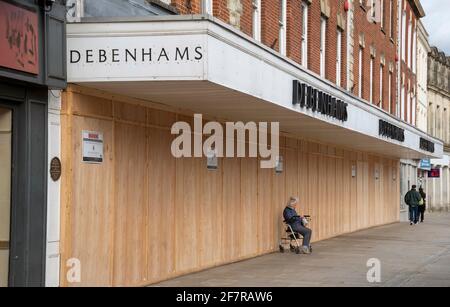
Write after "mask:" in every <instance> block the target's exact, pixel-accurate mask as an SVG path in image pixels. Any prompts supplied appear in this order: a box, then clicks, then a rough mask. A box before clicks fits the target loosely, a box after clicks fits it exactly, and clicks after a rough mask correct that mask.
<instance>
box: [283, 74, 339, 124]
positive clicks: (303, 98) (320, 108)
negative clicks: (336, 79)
mask: <svg viewBox="0 0 450 307" xmlns="http://www.w3.org/2000/svg"><path fill="white" fill-rule="evenodd" d="M292 104H293V105H300V107H302V108H307V109H310V110H311V111H313V112H318V113H321V114H324V115H327V116H330V117H333V118H336V119H338V120H340V121H343V122H345V121H347V119H348V113H347V106H348V104H347V103H345V102H344V101H342V100H340V99H337V98H336V97H333V96H331V95H329V94H327V93H325V92H323V91H320V90H318V89H316V88H314V87H312V86H310V85H307V84H305V83H302V82H300V81H298V80H294V81H293V93H292Z"/></svg>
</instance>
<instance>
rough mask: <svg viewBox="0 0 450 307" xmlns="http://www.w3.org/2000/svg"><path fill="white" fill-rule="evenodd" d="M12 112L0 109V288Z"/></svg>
mask: <svg viewBox="0 0 450 307" xmlns="http://www.w3.org/2000/svg"><path fill="white" fill-rule="evenodd" d="M11 140H12V111H11V110H9V109H5V108H2V107H0V174H1V175H0V287H6V286H8V273H9V249H10V248H9V246H10V244H9V242H10V225H11V222H10V216H11Z"/></svg>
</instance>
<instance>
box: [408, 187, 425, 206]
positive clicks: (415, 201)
mask: <svg viewBox="0 0 450 307" xmlns="http://www.w3.org/2000/svg"><path fill="white" fill-rule="evenodd" d="M421 199H422V196H420V193H419V192H417V191H416V190H415V189H412V190H410V191H408V193H406V195H405V203H406V204H407V205H408V206H411V207H417V206H419V202H420V200H421Z"/></svg>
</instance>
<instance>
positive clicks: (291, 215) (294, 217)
mask: <svg viewBox="0 0 450 307" xmlns="http://www.w3.org/2000/svg"><path fill="white" fill-rule="evenodd" d="M283 217H284V220H285V221H286V223H288V224H289V225H291V227H292V230H294V231H298V230H299V229H300V227H301V226H303V223H302V218H301V217H300V216H299V215H298V213H297V211H295V209H293V208H291V207H289V206H288V207H286V208H284V211H283Z"/></svg>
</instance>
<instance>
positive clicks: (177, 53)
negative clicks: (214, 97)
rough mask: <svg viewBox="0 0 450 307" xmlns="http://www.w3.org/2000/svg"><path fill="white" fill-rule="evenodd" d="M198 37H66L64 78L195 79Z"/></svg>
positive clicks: (201, 52) (199, 67)
mask: <svg viewBox="0 0 450 307" xmlns="http://www.w3.org/2000/svg"><path fill="white" fill-rule="evenodd" d="M204 58H205V48H204V44H203V40H202V38H201V37H196V35H187V36H186V37H179V36H177V37H176V38H175V37H171V36H142V37H139V36H137V37H136V36H135V37H132V36H130V37H89V36H88V37H69V38H68V40H67V62H68V63H67V64H68V65H67V66H68V81H69V82H71V81H72V82H73V81H86V82H88V81H122V80H123V81H133V80H137V81H139V80H143V81H144V80H158V79H161V80H170V79H181V80H182V79H188V80H189V79H196V78H200V77H201V76H202V75H203V69H204V65H203V60H204Z"/></svg>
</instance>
